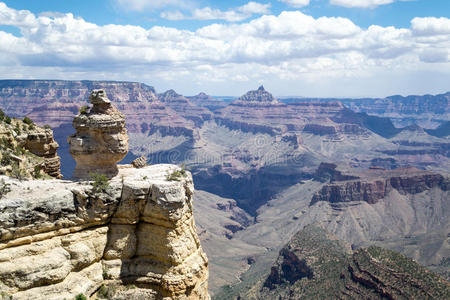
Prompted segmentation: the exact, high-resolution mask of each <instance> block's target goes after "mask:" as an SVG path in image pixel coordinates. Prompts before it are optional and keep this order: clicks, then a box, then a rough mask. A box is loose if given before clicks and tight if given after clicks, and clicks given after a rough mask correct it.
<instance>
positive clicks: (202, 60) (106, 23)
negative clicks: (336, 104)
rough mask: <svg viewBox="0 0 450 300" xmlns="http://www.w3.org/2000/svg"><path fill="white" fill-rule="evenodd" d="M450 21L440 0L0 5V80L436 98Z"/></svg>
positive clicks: (22, 1)
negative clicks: (261, 86) (89, 81)
mask: <svg viewBox="0 0 450 300" xmlns="http://www.w3.org/2000/svg"><path fill="white" fill-rule="evenodd" d="M449 17H450V1H448V0H416V1H414V0H412V1H405V0H309V1H308V0H272V1H235V0H232V1H203V0H184V1H182V0H165V1H163V0H151V1H149V0H96V1H83V0H78V1H74V0H64V1H60V0H59V1H58V0H40V1H29V0H14V1H1V0H0V78H2V79H6V78H43V79H44V78H47V79H49V78H54V79H97V80H105V79H110V80H127V81H140V82H145V83H147V84H150V85H153V86H155V88H156V89H157V90H158V91H163V90H165V89H168V88H174V89H176V90H177V91H179V92H181V93H183V94H186V95H191V94H196V93H198V92H200V91H205V92H207V93H210V94H214V95H240V94H242V93H243V92H245V91H246V90H249V89H253V88H255V87H256V86H257V85H259V84H264V85H265V86H266V87H267V88H268V89H270V90H271V91H272V92H273V93H274V94H276V95H279V96H286V95H297V96H317V97H325V96H336V97H358V96H386V95H389V94H413V93H414V94H424V93H440V92H445V91H448V90H450V87H449V86H448V84H447V83H448V82H450V81H449V79H450V19H449Z"/></svg>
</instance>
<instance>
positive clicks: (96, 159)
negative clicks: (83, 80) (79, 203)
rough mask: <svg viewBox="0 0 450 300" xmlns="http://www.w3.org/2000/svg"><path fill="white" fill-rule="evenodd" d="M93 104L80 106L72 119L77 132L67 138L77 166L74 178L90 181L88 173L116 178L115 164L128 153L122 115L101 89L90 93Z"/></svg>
mask: <svg viewBox="0 0 450 300" xmlns="http://www.w3.org/2000/svg"><path fill="white" fill-rule="evenodd" d="M89 101H90V103H91V104H92V105H93V106H92V107H91V108H90V109H89V108H87V107H82V108H81V109H80V113H79V114H78V115H77V116H76V117H75V118H74V119H73V122H72V125H73V127H74V128H75V130H76V133H75V134H73V135H71V136H69V137H68V140H67V141H68V143H69V145H70V154H71V155H72V156H73V158H74V159H75V161H76V163H77V165H76V167H75V171H74V173H73V178H74V179H89V178H90V174H91V173H99V174H105V175H107V176H108V177H113V176H115V175H117V173H118V169H117V163H118V162H119V161H121V160H122V159H123V158H124V157H125V155H126V154H127V153H128V135H127V130H126V128H125V116H124V115H123V114H122V113H121V112H120V111H118V110H117V109H116V108H115V107H114V105H112V103H111V101H110V100H109V99H108V97H107V95H106V92H105V91H104V90H93V91H92V92H91V94H90V96H89Z"/></svg>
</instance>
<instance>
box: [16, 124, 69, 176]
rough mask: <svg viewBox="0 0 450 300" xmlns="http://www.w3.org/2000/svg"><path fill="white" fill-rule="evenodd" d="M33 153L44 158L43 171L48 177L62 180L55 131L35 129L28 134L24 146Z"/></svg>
mask: <svg viewBox="0 0 450 300" xmlns="http://www.w3.org/2000/svg"><path fill="white" fill-rule="evenodd" d="M24 147H25V149H28V150H29V151H30V152H31V153H33V154H35V155H37V156H39V157H43V158H44V165H43V168H42V169H43V171H44V172H45V173H47V174H48V175H50V176H52V177H55V178H61V177H62V175H61V173H60V167H61V161H60V158H59V156H58V153H57V152H56V150H57V149H58V147H59V145H58V143H57V142H56V141H55V140H54V139H53V131H52V130H51V129H50V128H44V129H43V128H39V127H38V128H35V129H34V130H32V131H30V132H28V134H27V139H26V142H25V145H24Z"/></svg>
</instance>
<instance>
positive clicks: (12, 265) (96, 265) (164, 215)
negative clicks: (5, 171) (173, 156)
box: [0, 165, 209, 300]
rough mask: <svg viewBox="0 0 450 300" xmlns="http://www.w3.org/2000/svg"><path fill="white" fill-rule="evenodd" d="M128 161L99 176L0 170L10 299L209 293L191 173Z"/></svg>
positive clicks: (0, 218) (1, 260)
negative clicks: (67, 177)
mask: <svg viewBox="0 0 450 300" xmlns="http://www.w3.org/2000/svg"><path fill="white" fill-rule="evenodd" d="M177 170H178V171H180V169H179V168H178V167H176V166H173V165H153V166H148V167H144V168H140V169H135V168H132V167H131V166H128V167H127V166H125V167H123V168H121V169H120V173H119V176H116V177H114V178H113V179H112V180H110V181H109V185H108V186H107V187H104V189H103V190H96V189H94V188H93V186H92V184H93V183H92V182H72V181H63V180H34V181H24V182H20V181H18V180H15V179H11V178H9V177H6V176H1V180H4V182H5V184H8V185H9V186H10V189H11V191H10V192H8V193H7V194H6V195H4V196H3V198H2V199H1V200H0V292H1V294H2V295H4V296H10V297H12V299H73V298H74V297H75V296H77V295H79V294H84V295H86V296H88V297H89V296H92V297H93V298H95V297H96V296H95V295H96V293H97V295H98V294H99V293H103V294H105V293H107V294H108V295H109V297H110V298H112V299H193V300H194V299H209V295H208V290H207V289H208V281H207V280H208V260H207V258H206V256H205V254H204V252H203V251H202V248H201V245H200V241H199V239H198V236H197V233H196V230H195V221H194V217H193V214H192V196H193V192H194V186H193V182H192V177H191V175H190V173H188V172H183V174H184V175H183V176H180V177H177V178H176V180H174V181H169V180H167V176H168V174H170V173H173V172H174V171H177Z"/></svg>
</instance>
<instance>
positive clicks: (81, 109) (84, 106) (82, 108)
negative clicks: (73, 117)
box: [79, 105, 89, 115]
mask: <svg viewBox="0 0 450 300" xmlns="http://www.w3.org/2000/svg"><path fill="white" fill-rule="evenodd" d="M88 109H89V106H87V105H83V106H82V107H80V109H79V112H80V114H82V115H85V114H87V113H88Z"/></svg>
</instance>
